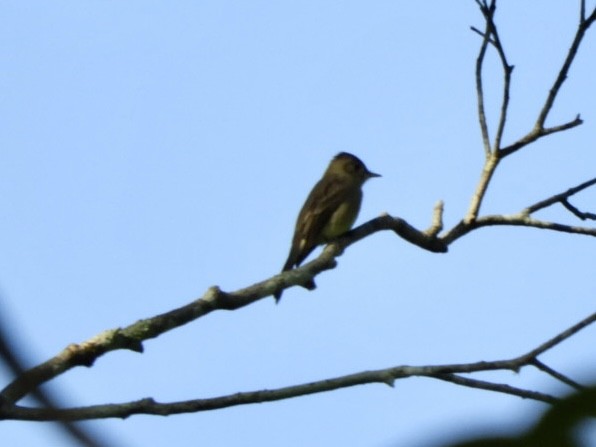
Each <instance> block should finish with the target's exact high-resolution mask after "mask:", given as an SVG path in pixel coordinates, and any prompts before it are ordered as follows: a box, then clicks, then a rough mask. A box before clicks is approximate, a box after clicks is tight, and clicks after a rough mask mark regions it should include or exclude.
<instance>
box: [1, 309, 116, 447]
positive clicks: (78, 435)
mask: <svg viewBox="0 0 596 447" xmlns="http://www.w3.org/2000/svg"><path fill="white" fill-rule="evenodd" d="M2 310H3V309H2V308H1V307H0V359H2V360H3V361H4V363H5V364H6V366H8V368H9V369H10V371H11V372H12V373H13V374H14V375H15V376H16V377H19V376H20V375H21V374H23V373H24V372H25V367H24V364H25V361H24V359H22V358H21V356H20V355H19V354H18V352H19V349H18V348H17V347H16V346H15V344H14V343H12V342H11V341H10V340H11V337H9V335H8V332H7V331H6V325H5V323H4V318H2V313H3V312H2ZM31 396H32V397H33V398H34V399H35V400H36V401H37V402H38V403H39V404H41V405H42V406H43V407H44V409H45V410H46V411H48V412H49V413H50V414H51V412H55V411H56V408H58V407H59V406H61V404H60V399H59V398H58V397H56V396H55V395H54V393H52V392H51V391H49V390H47V389H46V390H42V389H40V388H36V389H33V390H32V391H31ZM0 407H2V400H0ZM53 420H57V419H53ZM59 427H60V428H61V429H62V430H63V431H64V433H65V434H66V435H67V436H69V437H70V438H71V439H72V440H73V441H75V442H76V443H78V444H79V445H81V446H83V447H104V446H105V447H107V446H108V445H109V444H107V443H106V442H104V441H102V440H101V439H100V437H99V436H98V435H97V434H95V433H92V432H90V431H89V430H87V429H85V428H83V427H79V426H78V425H76V424H74V423H73V422H70V421H60V423H59ZM111 445H112V447H113V444H111Z"/></svg>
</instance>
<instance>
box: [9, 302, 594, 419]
mask: <svg viewBox="0 0 596 447" xmlns="http://www.w3.org/2000/svg"><path fill="white" fill-rule="evenodd" d="M594 321H596V313H594V314H592V315H590V316H589V317H587V318H585V319H584V320H582V321H580V322H579V323H577V324H575V325H573V326H572V327H570V328H568V329H567V330H565V331H563V332H561V333H560V334H558V335H556V336H555V337H553V338H552V339H550V340H548V341H547V342H545V343H543V344H541V345H540V346H538V347H536V348H535V349H533V350H531V351H529V352H527V353H525V354H523V355H521V356H519V357H515V358H513V359H508V360H497V361H491V362H485V361H481V362H476V363H465V364H451V365H436V366H394V367H390V368H385V369H379V370H373V371H363V372H359V373H355V374H349V375H345V376H340V377H335V378H332V379H325V380H320V381H316V382H310V383H305V384H301V385H294V386H289V387H283V388H278V389H275V390H261V391H250V392H243V393H236V394H230V395H226V396H221V397H215V398H210V399H193V400H186V401H181V402H173V403H158V402H156V401H155V400H153V399H152V398H146V399H141V400H138V401H133V402H127V403H121V404H105V405H92V406H88V407H78V408H69V409H62V410H52V411H49V410H47V409H43V408H27V407H21V406H16V405H11V404H10V403H8V402H6V401H5V402H3V405H0V418H4V419H6V418H10V419H18V420H32V421H48V420H69V421H74V420H87V419H98V418H108V417H118V418H126V417H128V416H131V415H133V414H154V415H161V416H166V415H171V414H179V413H194V412H199V411H208V410H215V409H220V408H227V407H231V406H237V405H246V404H253V403H263V402H271V401H276V400H283V399H289V398H292V397H298V396H305V395H309V394H316V393H322V392H326V391H332V390H337V389H342V388H348V387H352V386H356V385H364V384H369V383H382V384H385V385H389V386H393V383H394V381H395V380H398V379H404V378H407V377H414V376H418V377H421V376H423V377H434V378H437V379H440V380H448V381H452V382H454V383H458V384H460V385H465V386H474V387H475V388H482V389H491V390H493V391H500V392H506V393H508V394H513V395H517V396H520V397H524V398H530V399H535V400H539V401H543V402H552V401H553V400H554V399H555V398H554V397H552V396H549V395H546V394H542V393H538V392H534V391H530V390H521V389H518V388H514V387H509V386H508V385H502V384H491V383H489V382H482V381H479V380H473V379H467V378H463V377H459V376H454V374H462V373H473V372H479V371H496V370H511V371H519V370H520V369H521V368H523V367H524V366H529V365H533V364H534V360H535V359H536V357H537V356H538V355H540V354H542V353H544V352H546V351H548V350H549V349H552V348H553V347H555V346H556V345H557V344H559V343H561V342H562V341H564V340H566V339H568V338H569V337H571V336H572V335H574V334H575V333H577V332H578V331H580V330H581V329H583V328H585V327H586V326H588V325H589V324H591V323H593V322H594Z"/></svg>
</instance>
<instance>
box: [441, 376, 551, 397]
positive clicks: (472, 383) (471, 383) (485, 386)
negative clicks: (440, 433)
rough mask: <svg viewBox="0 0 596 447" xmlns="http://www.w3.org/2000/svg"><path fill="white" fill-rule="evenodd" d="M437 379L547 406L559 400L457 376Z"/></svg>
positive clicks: (505, 385) (546, 395)
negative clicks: (539, 402)
mask: <svg viewBox="0 0 596 447" xmlns="http://www.w3.org/2000/svg"><path fill="white" fill-rule="evenodd" d="M431 377H435V378H437V379H440V380H444V381H446V382H451V383H455V384H457V385H462V386H467V387H469V388H477V389H480V390H488V391H497V392H499V393H505V394H510V395H512V396H518V397H522V398H524V399H533V400H537V401H541V402H545V403H547V404H554V403H555V402H557V401H558V400H559V399H557V398H556V397H554V396H551V395H550V394H545V393H539V392H538V391H530V390H524V389H522V388H516V387H514V386H511V385H507V384H505V383H492V382H487V381H485V380H477V379H471V378H469V377H462V376H459V375H457V374H436V375H434V376H431Z"/></svg>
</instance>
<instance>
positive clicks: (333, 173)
mask: <svg viewBox="0 0 596 447" xmlns="http://www.w3.org/2000/svg"><path fill="white" fill-rule="evenodd" d="M372 177H380V175H379V174H375V173H374V172H370V171H369V170H368V169H367V168H366V166H365V165H364V163H362V161H361V160H360V159H359V158H358V157H356V156H354V155H352V154H348V153H347V152H340V153H339V154H337V155H336V156H335V157H334V158H333V159H332V160H331V163H329V167H328V168H327V170H326V171H325V173H324V174H323V177H322V178H321V180H319V181H318V182H317V184H316V185H315V186H314V188H313V189H312V191H311V192H310V194H309V195H308V197H307V199H306V202H304V205H303V206H302V209H301V210H300V214H298V218H297V219H296V229H295V230H294V237H293V239H292V247H291V249H290V254H289V255H288V260H287V261H286V263H285V264H284V267H283V269H282V272H285V271H287V270H291V269H292V268H294V267H298V266H299V265H300V264H301V263H302V261H304V259H306V257H307V256H308V255H309V254H310V253H311V252H312V251H313V250H314V249H315V247H316V246H317V245H320V244H324V243H327V242H330V241H331V240H333V239H335V238H336V237H338V236H340V235H342V234H343V233H345V232H346V231H348V230H350V228H352V225H353V224H354V221H355V220H356V217H357V216H358V212H359V211H360V203H361V202H362V185H363V184H364V182H366V181H367V180H368V179H369V178H372ZM304 287H306V288H307V289H309V290H312V289H314V288H315V287H316V285H315V283H314V281H312V280H310V281H308V282H307V283H306V284H304ZM281 294H282V291H281V290H280V291H278V292H275V294H274V296H275V301H276V302H279V300H280V298H281Z"/></svg>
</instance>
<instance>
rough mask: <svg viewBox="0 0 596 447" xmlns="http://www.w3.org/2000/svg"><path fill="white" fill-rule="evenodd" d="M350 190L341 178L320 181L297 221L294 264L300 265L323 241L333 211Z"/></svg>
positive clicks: (293, 245)
mask: <svg viewBox="0 0 596 447" xmlns="http://www.w3.org/2000/svg"><path fill="white" fill-rule="evenodd" d="M349 193H350V190H349V189H348V188H346V187H345V186H344V185H343V182H342V179H341V178H326V179H322V180H321V181H319V182H318V183H317V184H316V185H315V187H314V188H313V189H312V191H311V192H310V194H309V195H308V197H307V199H306V202H305V203H304V206H303V207H302V210H301V211H300V214H299V215H298V220H297V222H296V230H295V233H294V241H293V244H292V248H295V249H296V251H295V253H294V256H293V258H294V259H293V264H295V265H299V264H300V263H301V262H302V261H304V259H305V258H306V257H307V256H308V255H309V254H310V253H311V252H312V251H313V250H314V248H315V247H316V246H317V245H319V244H321V243H323V242H324V241H323V239H322V232H323V228H325V225H327V223H328V222H329V220H330V219H331V216H332V215H333V213H334V212H335V211H336V210H337V209H338V208H339V206H340V205H341V204H342V203H343V202H344V201H345V200H346V199H347V197H348V195H349Z"/></svg>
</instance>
